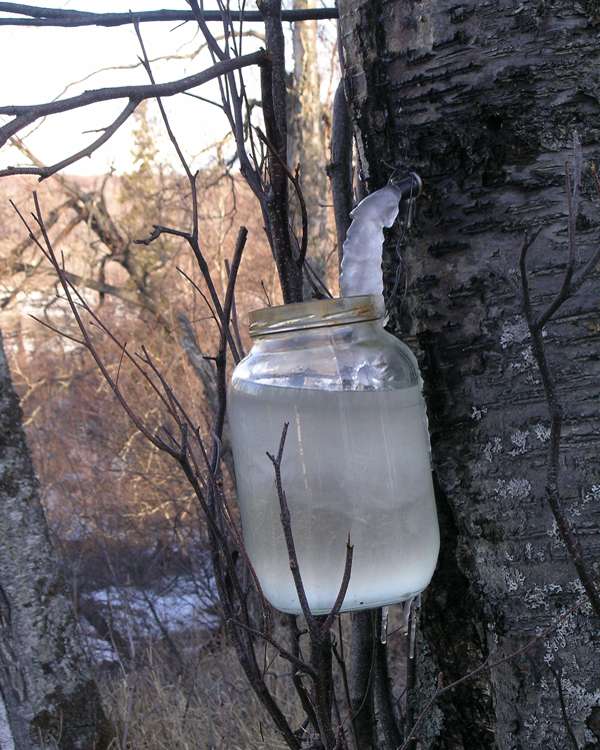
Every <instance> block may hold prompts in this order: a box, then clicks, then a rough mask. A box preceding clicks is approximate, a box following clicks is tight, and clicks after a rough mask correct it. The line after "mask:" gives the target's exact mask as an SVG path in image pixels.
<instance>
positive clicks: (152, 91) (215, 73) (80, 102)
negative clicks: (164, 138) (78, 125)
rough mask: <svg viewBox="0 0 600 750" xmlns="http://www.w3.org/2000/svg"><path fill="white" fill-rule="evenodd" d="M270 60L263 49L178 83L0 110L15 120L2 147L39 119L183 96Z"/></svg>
mask: <svg viewBox="0 0 600 750" xmlns="http://www.w3.org/2000/svg"><path fill="white" fill-rule="evenodd" d="M268 59H269V58H268V55H267V53H266V52H265V51H264V50H259V51H258V52H252V53H250V54H248V55H243V56H242V57H238V58H235V59H233V60H221V61H220V62H218V63H215V65H213V66H211V67H210V68H207V69H206V70H203V71H201V72H200V73H196V74H194V75H191V76H186V77H185V78H180V79H179V80H176V81H169V82H167V83H158V84H150V85H147V84H146V85H144V84H142V85H137V86H111V87H108V88H101V89H95V90H92V91H84V92H83V94H79V95H78V96H71V97H68V98H67V99H59V100H57V101H54V102H45V103H43V104H31V105H9V106H4V107H0V115H8V116H12V117H14V119H13V120H11V121H10V122H8V123H7V124H6V125H4V126H3V127H1V128H0V148H1V147H2V146H3V145H4V144H5V143H6V141H7V140H8V139H9V138H10V137H11V136H13V135H15V134H16V133H18V132H19V131H20V130H22V129H23V128H24V127H26V126H27V125H30V124H31V123H32V122H35V120H37V119H39V118H40V117H46V116H47V115H53V114H58V113H60V112H69V111H71V110H73V109H78V108H79V107H86V106H88V105H90V104H96V103H98V102H107V101H113V100H115V99H129V100H130V102H135V104H136V106H137V105H138V104H139V103H140V102H142V101H144V99H151V98H153V97H159V96H174V95H175V94H181V93H183V92H184V91H188V90H189V89H192V88H195V87H196V86H202V85H203V84H204V83H207V82H208V81H212V80H213V79H215V78H218V77H219V76H222V75H225V74H227V73H231V72H232V71H234V70H239V69H240V68H244V67H247V66H249V65H264V64H265V63H266V62H267V61H268ZM134 108H135V107H134ZM130 114H131V113H130ZM113 132H114V131H113ZM99 140H100V139H99Z"/></svg>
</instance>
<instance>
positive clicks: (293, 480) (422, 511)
mask: <svg viewBox="0 0 600 750" xmlns="http://www.w3.org/2000/svg"><path fill="white" fill-rule="evenodd" d="M229 419H230V422H231V431H232V435H233V453H234V461H235V470H236V480H237V490H238V497H239V503H240V509H241V515H242V527H243V534H244V541H245V545H246V549H247V551H248V555H249V557H250V559H251V561H252V564H253V565H254V567H255V569H256V572H257V574H258V577H259V579H260V581H261V583H262V588H263V593H264V594H265V596H266V597H267V599H268V600H269V601H270V602H271V604H273V606H275V607H276V608H277V609H279V610H282V611H284V612H290V613H299V612H300V611H301V609H300V604H299V601H298V597H297V594H296V590H295V587H294V582H293V579H292V576H291V572H290V567H289V556H288V553H287V548H286V545H285V540H284V537H283V531H282V527H281V518H280V506H279V500H278V497H277V491H276V487H275V475H274V471H273V465H272V464H271V462H270V461H269V459H268V457H267V456H266V451H269V452H270V453H272V454H276V453H277V448H278V446H279V440H280V437H281V432H282V429H283V425H284V423H285V422H288V423H289V428H288V433H287V439H286V444H285V450H284V454H283V462H282V481H283V487H284V490H285V492H286V496H287V501H288V505H289V509H290V514H291V525H292V532H293V535H294V541H295V546H296V552H297V556H298V562H299V566H300V573H301V575H302V579H303V581H304V587H305V590H306V593H307V596H308V602H309V605H310V607H311V609H312V610H313V612H315V613H325V612H328V611H329V610H330V609H331V607H332V606H333V603H334V601H335V598H336V596H337V593H338V591H339V587H340V583H341V580H342V576H343V572H344V563H345V559H346V540H347V538H348V534H349V535H350V540H351V543H352V545H353V547H354V556H353V563H352V572H351V577H350V585H349V587H348V591H347V593H346V597H345V600H344V606H343V608H344V610H354V609H367V608H372V607H377V606H383V605H385V604H392V603H395V602H399V601H404V600H406V599H408V598H410V597H412V596H414V595H415V594H416V593H418V592H420V591H422V590H423V589H424V588H425V587H426V586H427V584H428V583H429V581H430V579H431V576H432V574H433V571H434V568H435V564H436V561H437V555H438V550H439V531H438V525H437V517H436V511H435V503H434V495H433V485H432V479H431V467H430V460H429V435H428V431H427V420H426V413H425V406H424V403H423V399H422V396H421V392H420V388H419V386H414V387H409V388H404V389H399V390H388V391H327V390H314V389H303V388H285V387H278V386H264V385H258V384H255V383H248V382H245V381H237V382H234V384H233V387H232V388H231V390H230V394H229Z"/></svg>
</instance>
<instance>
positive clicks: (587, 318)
mask: <svg viewBox="0 0 600 750" xmlns="http://www.w3.org/2000/svg"><path fill="white" fill-rule="evenodd" d="M339 8H340V14H341V21H340V27H341V34H342V40H343V46H344V52H345V59H346V69H345V83H346V90H347V91H348V92H349V95H350V99H351V105H352V114H353V121H354V125H355V132H356V135H357V138H358V146H359V154H360V161H361V164H360V166H361V169H362V174H363V177H364V179H365V181H366V182H367V184H368V186H369V190H373V189H376V188H378V187H381V185H382V184H383V183H384V182H385V180H386V179H387V175H388V174H389V165H398V164H403V165H405V166H406V167H412V168H414V169H416V171H417V172H419V174H421V176H422V177H423V179H424V182H425V186H426V187H425V195H424V197H423V198H422V199H421V200H420V209H419V216H418V220H417V227H416V229H415V230H414V232H413V233H412V236H411V237H410V239H409V242H408V245H407V248H406V250H405V252H404V260H405V264H406V266H405V268H406V272H407V274H408V292H407V293H406V294H404V293H402V291H401V293H399V294H397V295H396V297H395V299H393V300H392V319H391V325H392V327H393V329H394V330H395V331H397V332H398V333H399V334H400V335H401V336H402V337H403V338H404V339H405V340H407V341H408V342H409V343H412V345H413V346H414V348H415V350H416V351H417V353H418V354H419V355H420V358H421V361H422V364H423V371H424V377H425V380H426V395H427V399H428V407H429V414H430V426H431V432H432V450H433V462H434V470H435V475H436V481H437V485H438V500H439V512H440V518H441V523H442V535H443V541H442V555H441V557H440V562H439V566H438V571H437V573H436V576H435V578H434V581H433V584H432V586H431V587H430V589H429V590H428V592H427V595H426V596H425V597H424V609H423V616H422V620H421V622H422V631H421V646H420V657H419V665H418V692H417V698H418V702H419V703H421V704H422V702H423V701H424V700H425V699H426V698H427V697H428V696H430V695H431V694H432V693H433V691H434V690H435V685H436V682H437V680H438V677H439V675H440V674H441V675H442V678H441V679H442V680H443V682H444V683H448V682H450V681H451V680H453V679H455V678H457V677H459V676H461V675H462V674H464V673H466V672H468V671H469V670H470V669H472V668H473V667H475V666H476V665H477V664H479V663H481V662H482V661H483V660H484V659H485V658H486V657H487V656H488V654H490V653H494V654H496V655H497V656H498V657H501V656H503V655H505V654H507V653H509V652H511V651H513V650H515V649H516V648H517V647H519V646H521V645H522V644H523V643H524V642H525V641H526V640H527V639H529V638H531V637H532V636H533V635H534V634H535V633H536V631H538V629H541V628H544V627H546V626H548V625H549V624H550V623H551V622H552V621H553V619H554V618H557V617H560V616H561V614H562V615H563V620H562V622H561V624H560V626H559V628H558V629H557V631H556V633H555V635H553V636H552V637H550V638H549V639H546V640H545V641H543V642H541V643H539V645H538V646H536V647H535V648H534V649H532V650H530V651H529V652H528V653H527V654H526V655H525V656H523V657H521V658H519V659H518V660H515V661H512V662H508V663H506V664H504V665H503V666H502V667H501V668H499V669H497V670H495V671H493V672H492V674H491V676H490V675H482V676H481V677H480V678H479V679H477V680H474V681H472V682H469V683H465V684H464V685H463V686H461V687H460V688H459V689H457V690H455V691H453V692H452V693H450V694H449V695H448V696H447V697H445V699H444V700H443V701H442V702H441V703H440V704H439V705H438V706H437V708H436V709H435V710H434V711H433V712H431V713H430V715H429V717H428V720H427V722H426V727H425V731H424V732H422V733H421V741H422V747H424V748H439V749H442V748H444V749H450V748H452V749H455V748H456V749H460V748H465V749H466V748H468V749H469V750H472V749H474V748H477V749H478V750H479V749H482V750H483V749H484V748H500V749H501V750H509V749H513V748H519V749H522V750H536V749H537V748H540V750H541V748H544V749H549V750H551V749H553V748H555V749H556V750H559V749H560V750H563V748H566V747H573V741H572V738H570V737H569V735H568V732H567V730H566V726H565V725H566V722H568V723H569V724H570V725H571V727H572V731H573V734H574V736H575V737H576V739H577V743H578V746H579V747H580V748H584V747H585V748H599V747H600V730H599V728H598V727H599V724H600V721H599V716H600V707H599V705H600V684H599V679H598V674H599V673H600V648H599V643H598V625H599V623H598V622H595V621H594V620H593V619H592V617H591V615H590V613H589V611H588V610H585V611H578V612H576V613H574V614H573V615H571V616H567V617H566V618H565V617H564V613H565V612H566V611H567V610H568V608H569V607H571V606H572V604H573V602H574V601H575V597H577V596H580V590H581V586H580V583H579V580H578V578H577V575H576V573H575V570H574V568H573V565H572V563H571V562H570V560H569V559H568V557H567V554H566V551H565V548H564V546H563V545H562V543H561V542H560V540H559V539H558V537H557V533H556V527H555V525H554V522H553V518H552V514H551V513H550V510H549V509H548V507H547V506H546V502H545V500H544V483H545V471H546V460H547V448H548V437H549V432H548V428H549V418H548V410H547V407H546V403H545V400H544V394H543V390H542V387H541V382H540V377H539V373H538V372H537V370H536V367H535V363H534V361H533V358H532V353H531V346H530V340H529V335H528V331H527V326H526V323H525V320H524V318H523V313H522V300H521V294H520V288H519V276H518V261H519V257H518V256H519V249H520V246H521V244H522V241H523V236H524V234H525V232H526V231H527V230H532V229H534V228H537V227H541V228H542V230H541V234H540V236H539V238H538V240H537V243H536V245H535V246H534V249H533V250H532V252H531V256H530V257H531V283H532V289H533V295H534V298H533V302H534V305H535V307H536V309H537V310H538V311H539V310H540V309H541V308H542V307H543V306H545V305H546V304H547V303H548V301H549V300H550V299H552V296H553V295H554V294H555V293H556V292H557V291H558V289H559V287H560V284H561V281H562V272H563V270H564V267H565V262H566V259H567V247H566V244H567V208H566V195H565V189H564V182H565V180H564V175H565V161H566V160H567V159H568V158H569V150H570V144H571V142H572V137H573V132H574V131H577V132H578V133H579V135H580V136H581V138H582V142H583V154H584V159H585V161H586V163H587V164H588V166H589V162H590V161H591V160H593V158H594V157H596V156H597V155H598V147H599V144H600V130H599V128H598V121H599V115H600V93H599V92H600V87H599V83H600V73H599V70H600V68H599V65H598V62H599V59H598V58H599V56H600V45H599V44H598V26H597V21H598V10H599V6H598V4H597V3H596V2H582V3H564V2H555V1H552V0H544V1H543V2H533V1H530V0H523V1H521V2H513V1H512V0H498V2H484V3H474V2H466V3H456V2H450V1H449V0H435V2H434V0H421V1H416V0H410V1H409V2H404V0H402V1H401V0H340V3H339ZM599 219H600V207H599V206H598V204H597V201H595V202H594V191H593V188H592V180H591V177H590V175H589V170H588V172H587V176H585V177H584V184H583V200H582V203H581V208H580V213H579V216H578V218H577V227H578V253H579V256H580V261H581V263H582V264H583V262H585V260H586V259H587V258H589V257H590V255H591V253H592V251H593V250H594V248H595V247H597V245H598V241H599V240H600V231H599ZM394 263H395V261H394V258H393V256H392V255H391V254H390V255H389V257H388V258H387V259H386V267H387V269H388V272H391V271H393V270H395V269H394ZM390 276H391V273H388V277H390ZM388 281H389V278H388ZM389 288H390V286H389V285H388V290H389ZM597 288H598V274H597V273H596V274H595V275H594V277H593V279H592V280H590V281H589V282H588V283H587V284H586V285H584V286H583V287H582V288H581V290H580V291H579V293H578V295H577V297H576V299H574V300H572V301H571V302H569V303H568V304H567V305H566V306H565V307H564V308H562V309H561V311H560V312H559V314H558V315H557V317H556V319H555V320H554V321H553V322H552V323H551V324H550V325H549V326H548V331H547V335H546V338H545V342H546V347H547V351H548V356H549V358H550V361H551V366H552V368H553V372H554V375H555V377H556V379H557V387H558V391H559V394H560V397H561V399H562V401H563V405H564V409H565V430H564V436H563V444H562V451H561V459H560V460H561V468H562V492H563V495H564V497H565V502H566V504H567V507H568V513H569V518H570V520H571V521H572V523H574V525H575V526H576V528H577V530H578V533H579V537H580V539H581V542H582V545H583V547H584V550H585V553H586V556H587V558H588V560H589V561H590V562H591V563H592V564H593V565H594V566H595V571H596V575H597V574H598V562H599V560H600V533H599V524H600V462H599V461H598V455H599V448H600V416H599V408H598V396H599V391H598V382H599V376H600V356H599V355H600V315H599V311H598V293H597ZM400 289H401V290H402V289H403V285H402V284H401V285H400ZM557 681H560V684H561V689H562V693H563V696H564V701H563V703H564V705H563V706H561V699H560V695H559V689H558V682H557ZM417 708H418V707H417Z"/></svg>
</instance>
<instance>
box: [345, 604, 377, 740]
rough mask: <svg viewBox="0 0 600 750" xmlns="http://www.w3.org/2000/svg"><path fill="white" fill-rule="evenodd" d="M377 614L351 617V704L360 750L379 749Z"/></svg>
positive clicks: (362, 614)
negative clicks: (375, 696) (375, 699)
mask: <svg viewBox="0 0 600 750" xmlns="http://www.w3.org/2000/svg"><path fill="white" fill-rule="evenodd" d="M376 614H377V613H376V611H375V610H366V611H364V612H353V613H352V651H351V661H350V701H351V704H352V720H353V723H354V734H355V736H356V742H357V744H358V746H359V747H360V748H361V750H363V749H364V750H372V748H375V747H376V746H377V734H376V729H375V714H374V704H373V684H374V681H375V619H376Z"/></svg>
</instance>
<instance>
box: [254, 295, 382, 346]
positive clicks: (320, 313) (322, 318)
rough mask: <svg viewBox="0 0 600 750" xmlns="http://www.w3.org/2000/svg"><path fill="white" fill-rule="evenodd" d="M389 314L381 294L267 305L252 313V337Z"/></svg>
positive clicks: (342, 323) (355, 321)
mask: <svg viewBox="0 0 600 750" xmlns="http://www.w3.org/2000/svg"><path fill="white" fill-rule="evenodd" d="M384 316H385V303H384V300H383V296H382V295H380V294H362V295H360V296H356V297H339V298H337V299H317V300H310V301H309V302H294V303H291V304H289V305H277V306H275V307H263V308H261V309H259V310H253V311H252V312H251V313H250V314H249V315H248V328H249V332H250V336H252V338H255V337H256V336H268V335H270V334H274V333H285V332H289V331H297V330H302V329H304V328H323V327H327V326H339V325H346V324H348V323H358V322H366V321H369V320H380V319H381V318H383V317H384Z"/></svg>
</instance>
